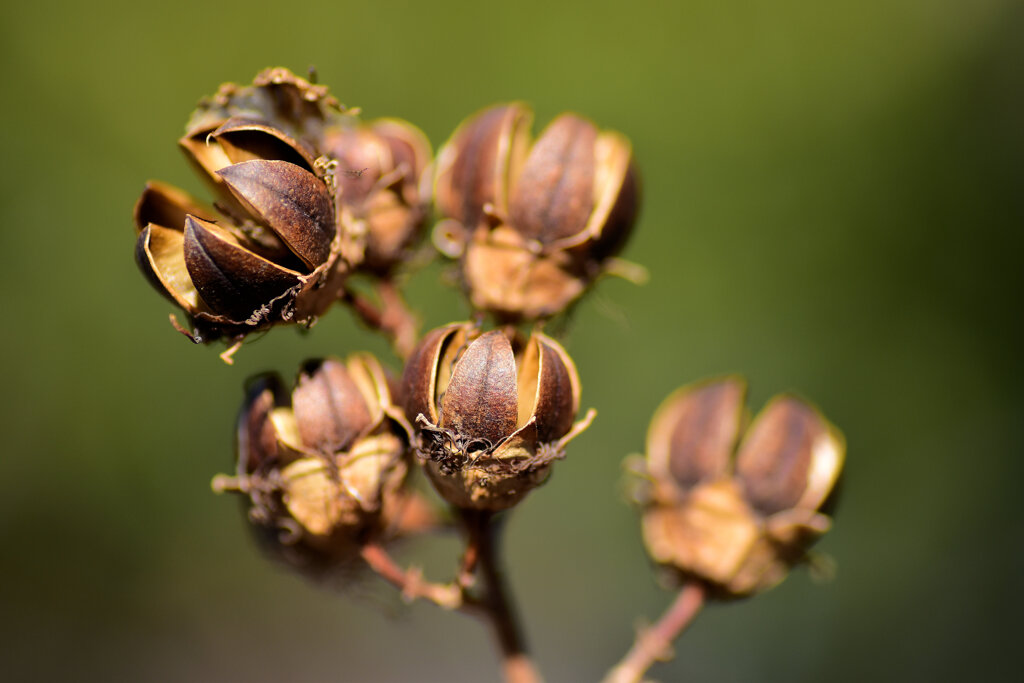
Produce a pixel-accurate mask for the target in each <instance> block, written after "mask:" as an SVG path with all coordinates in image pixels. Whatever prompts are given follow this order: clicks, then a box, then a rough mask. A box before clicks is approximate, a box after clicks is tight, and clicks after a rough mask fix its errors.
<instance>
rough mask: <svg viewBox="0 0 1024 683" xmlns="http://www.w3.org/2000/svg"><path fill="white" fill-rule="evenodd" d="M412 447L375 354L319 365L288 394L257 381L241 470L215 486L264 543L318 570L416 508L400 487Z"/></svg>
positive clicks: (242, 432)
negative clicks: (234, 501)
mask: <svg viewBox="0 0 1024 683" xmlns="http://www.w3.org/2000/svg"><path fill="white" fill-rule="evenodd" d="M408 443H409V427H408V423H407V422H406V421H405V418H404V416H403V415H402V413H401V411H400V410H399V409H397V408H396V407H395V406H394V405H393V404H392V399H391V391H390V389H389V382H388V378H387V376H386V375H385V373H384V370H383V369H382V368H381V366H380V364H379V363H378V362H377V361H376V359H375V358H373V357H372V356H370V355H368V354H356V355H353V356H351V357H350V358H349V359H348V360H347V361H345V362H342V361H339V360H333V359H329V360H325V361H320V362H314V363H310V364H308V365H307V367H306V368H305V369H304V370H303V372H302V373H301V374H300V376H299V379H298V382H297V383H296V386H295V388H294V390H293V391H292V392H291V393H290V395H289V393H288V392H286V391H285V390H284V388H283V387H282V384H281V382H280V380H278V379H277V378H276V377H275V376H263V377H260V378H258V379H257V380H256V381H255V382H253V383H252V385H251V386H250V389H249V391H248V393H247V396H246V401H245V405H244V406H243V408H242V411H241V414H240V415H239V420H238V460H237V473H236V475H235V476H234V477H226V476H220V477H218V478H216V479H215V480H214V488H215V489H216V490H218V491H224V490H230V491H236V492H239V493H241V494H243V495H244V496H245V497H246V508H247V511H248V518H249V521H250V522H251V523H252V524H253V525H254V526H255V527H256V529H257V531H258V532H259V534H260V536H261V537H262V538H263V539H264V540H266V541H267V545H268V547H269V548H270V549H271V550H272V551H273V552H274V553H275V554H276V555H278V556H280V557H282V558H283V559H285V560H286V561H288V562H289V563H290V564H293V565H295V566H298V567H300V568H304V569H309V570H310V571H312V572H318V571H320V570H326V569H330V568H331V567H333V566H335V565H338V564H343V563H345V562H347V561H348V560H351V559H353V558H355V557H356V556H357V553H358V549H359V547H360V546H361V545H362V544H364V543H367V542H370V541H374V542H376V541H380V540H386V539H388V538H390V537H393V536H395V535H396V534H398V533H399V532H400V531H401V529H402V526H403V524H404V523H405V522H408V521H409V519H410V518H409V514H410V512H412V513H413V514H419V512H420V511H419V505H420V503H419V502H418V501H417V500H416V499H415V496H414V495H413V494H411V493H410V492H408V491H406V490H405V489H404V483H405V479H406V475H407V472H408V467H407V464H406V461H405V459H404V455H405V453H406V450H407V448H408Z"/></svg>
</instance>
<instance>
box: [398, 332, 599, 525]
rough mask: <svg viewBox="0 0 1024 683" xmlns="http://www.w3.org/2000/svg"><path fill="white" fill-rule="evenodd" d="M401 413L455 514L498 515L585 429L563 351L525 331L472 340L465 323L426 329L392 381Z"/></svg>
mask: <svg viewBox="0 0 1024 683" xmlns="http://www.w3.org/2000/svg"><path fill="white" fill-rule="evenodd" d="M402 383H403V390H404V393H405V396H406V415H407V417H408V418H409V420H410V421H411V422H413V423H414V424H415V428H416V430H417V450H418V452H419V455H420V457H421V459H422V460H424V462H425V464H426V470H427V474H428V476H429V477H430V479H431V481H432V482H433V484H434V486H435V488H436V489H437V490H438V491H439V492H440V494H441V495H442V497H444V498H445V500H447V501H448V502H450V503H452V504H453V505H456V506H458V507H460V508H472V509H477V510H503V509H505V508H508V507H511V506H513V505H515V504H516V503H518V502H519V501H520V500H522V498H523V497H524V496H525V495H526V494H527V493H528V492H529V491H530V490H532V489H533V488H534V487H536V486H538V485H539V484H541V483H543V482H544V480H545V479H547V477H548V475H549V474H550V471H551V463H552V462H554V461H555V460H558V459H560V458H562V457H564V453H565V446H566V444H568V442H569V441H570V440H571V439H573V438H575V437H576V436H577V435H578V434H579V433H580V432H582V431H583V430H584V429H586V427H587V426H589V424H590V421H591V420H592V419H593V416H594V414H593V411H590V412H589V413H588V414H587V415H586V416H585V417H584V419H582V420H580V421H579V422H575V423H574V422H573V421H574V420H575V417H576V413H577V412H578V411H579V400H580V398H579V397H580V384H579V377H578V375H577V374H576V367H575V365H574V364H573V362H572V360H571V359H570V358H569V355H568V354H567V353H566V352H565V349H563V348H562V347H561V345H559V344H558V342H556V341H554V340H553V339H551V338H550V337H547V336H545V335H543V334H540V333H534V334H533V335H532V336H531V337H530V338H529V339H528V340H523V339H521V338H519V337H516V336H511V337H510V336H508V335H506V333H505V332H503V331H500V330H493V331H491V332H487V333H484V334H480V332H479V330H478V329H476V328H475V327H474V326H473V325H472V324H470V323H456V324H452V325H447V326H445V327H441V328H438V329H436V330H433V331H432V332H430V333H428V334H427V335H426V336H425V337H424V339H423V341H422V342H420V345H419V346H418V347H417V348H416V350H415V351H414V352H413V354H412V356H411V357H410V359H409V362H408V364H407V365H406V371H405V374H404V376H403V378H402Z"/></svg>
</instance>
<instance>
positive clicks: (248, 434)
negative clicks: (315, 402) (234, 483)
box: [236, 375, 287, 476]
mask: <svg viewBox="0 0 1024 683" xmlns="http://www.w3.org/2000/svg"><path fill="white" fill-rule="evenodd" d="M286 400H287V394H286V393H285V391H284V388H283V387H282V386H281V382H280V380H279V379H278V378H277V376H275V375H263V376H261V377H258V378H257V379H256V380H255V381H253V382H252V383H251V384H250V385H249V386H248V387H247V388H246V393H245V403H244V404H243V405H242V410H241V412H240V413H239V415H238V425H237V429H236V438H237V440H238V443H237V448H238V474H239V476H244V475H246V474H252V473H253V472H256V471H257V470H259V469H261V468H262V467H264V466H267V465H269V464H271V463H273V462H275V461H276V460H277V459H278V458H279V456H280V447H279V446H278V441H277V433H276V431H275V429H274V424H273V422H271V420H270V414H271V412H273V410H274V409H275V408H278V407H280V406H282V405H284V404H285V402H286Z"/></svg>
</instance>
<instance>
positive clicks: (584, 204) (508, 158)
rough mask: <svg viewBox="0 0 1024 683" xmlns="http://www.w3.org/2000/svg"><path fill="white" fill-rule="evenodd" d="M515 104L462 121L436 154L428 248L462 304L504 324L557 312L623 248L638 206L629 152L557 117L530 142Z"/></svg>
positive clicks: (569, 117)
mask: <svg viewBox="0 0 1024 683" xmlns="http://www.w3.org/2000/svg"><path fill="white" fill-rule="evenodd" d="M531 118H532V114H531V113H530V111H529V109H528V108H526V107H525V106H524V105H522V104H518V103H515V104H507V105H499V106H496V107H492V108H490V109H487V110H484V111H482V112H479V113H478V114H476V115H474V116H472V117H470V118H469V119H467V120H466V121H465V122H464V123H463V124H462V125H461V126H459V128H458V129H457V130H456V131H455V133H454V134H453V135H452V137H451V139H450V140H449V141H448V142H447V143H446V144H445V145H444V147H442V149H441V151H440V152H439V154H438V162H437V174H436V176H437V180H436V185H435V190H434V195H435V202H436V204H437V207H438V211H439V212H440V214H441V216H442V218H443V220H442V221H441V222H440V223H439V224H438V225H437V226H436V228H435V231H434V239H435V243H436V244H437V245H438V247H439V248H440V249H441V250H442V251H444V252H445V253H447V254H449V255H451V256H461V260H462V275H463V280H464V283H465V286H466V289H467V292H468V294H469V298H470V302H471V303H472V305H473V307H474V308H476V309H478V310H483V311H489V312H491V313H493V314H495V315H496V316H497V317H498V318H500V319H504V320H511V321H517V320H533V319H538V318H546V317H550V316H552V315H556V314H558V313H560V312H562V311H564V310H566V308H567V307H568V306H569V305H570V304H571V303H572V302H573V301H575V300H576V299H577V298H579V296H580V295H581V294H582V293H583V292H584V291H585V290H586V289H587V288H588V287H589V286H590V285H591V284H592V283H593V282H594V280H595V279H597V277H599V276H600V275H601V274H602V273H603V272H605V270H606V268H607V262H608V259H609V258H610V257H611V256H613V255H615V254H616V253H617V252H618V251H619V250H620V249H621V248H622V246H623V245H624V243H625V241H626V238H627V237H628V235H629V232H630V231H631V229H632V227H633V223H634V220H635V218H636V213H637V208H638V205H639V185H638V183H637V180H636V170H635V168H634V165H633V156H632V147H631V146H630V143H629V141H628V140H627V139H626V138H625V137H624V136H622V135H620V134H619V133H615V132H612V131H601V130H599V129H598V128H597V127H596V126H595V125H594V124H593V123H591V122H590V121H588V120H587V119H584V118H582V117H579V116H577V115H575V114H562V115H561V116H559V117H557V118H556V119H555V120H554V121H552V122H551V123H550V124H549V125H548V127H547V128H546V129H545V130H544V131H543V132H542V133H541V135H540V137H539V138H538V139H537V140H536V141H534V142H532V144H531V141H530V132H529V124H530V120H531Z"/></svg>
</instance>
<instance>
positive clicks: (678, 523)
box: [643, 377, 846, 597]
mask: <svg viewBox="0 0 1024 683" xmlns="http://www.w3.org/2000/svg"><path fill="white" fill-rule="evenodd" d="M745 393H746V386H745V384H744V382H743V380H742V379H740V378H738V377H728V378H724V379H716V380H711V381H706V382H701V383H698V384H694V385H690V386H687V387H683V388H682V389H680V390H678V391H677V392H675V393H674V394H672V395H671V396H670V397H669V398H668V399H667V400H666V401H665V402H664V403H663V404H662V405H661V407H660V408H658V411H657V412H656V413H655V416H654V419H653V421H652V422H651V426H650V431H649V432H648V436H647V455H646V460H645V469H646V475H647V477H648V478H649V481H650V488H649V490H648V491H647V493H646V495H645V497H644V498H645V500H643V504H644V512H643V535H644V543H645V545H646V547H647V550H648V552H649V553H650V555H651V557H652V558H653V559H654V560H655V561H656V562H658V563H659V564H661V565H664V566H667V567H670V568H673V569H674V570H676V571H677V572H678V573H679V574H680V575H681V576H682V577H685V578H689V579H696V580H699V581H702V582H704V583H705V584H706V585H707V586H709V588H710V590H711V592H712V594H713V595H717V596H718V597H740V596H745V595H752V594H754V593H758V592H760V591H763V590H766V589H768V588H771V587H772V586H774V585H775V584H777V583H779V582H780V581H782V579H784V578H785V576H786V574H787V573H788V572H789V569H790V568H791V567H792V566H794V565H795V564H798V563H800V562H802V561H804V560H805V559H806V558H807V550H808V548H809V547H810V546H811V545H812V544H813V543H814V542H815V541H816V540H817V539H818V538H819V537H820V536H821V535H822V534H824V533H825V532H826V531H828V529H829V528H830V526H831V519H830V517H829V516H828V514H826V512H825V510H827V509H828V505H829V503H830V500H831V498H832V496H833V495H834V492H835V491H836V488H837V483H838V480H839V477H840V474H841V472H842V468H843V460H844V457H845V452H846V447H845V442H844V440H843V437H842V434H840V433H839V431H838V430H837V429H836V428H835V427H833V426H832V425H831V424H829V423H828V421H826V420H825V418H824V417H822V416H821V414H820V413H819V412H818V411H817V410H816V409H815V408H814V407H812V406H811V405H810V404H808V403H807V402H805V401H803V400H801V399H799V398H797V397H795V396H790V395H779V396H776V397H774V398H773V399H771V401H769V402H768V404H767V405H766V406H765V407H764V408H763V409H762V410H761V412H760V414H758V415H757V417H755V418H754V420H753V422H752V423H751V424H750V425H749V427H747V428H746V429H745V430H744V429H743V426H744V422H745V409H744V397H745Z"/></svg>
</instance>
